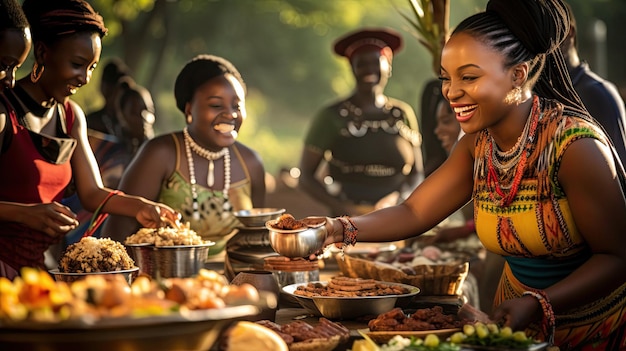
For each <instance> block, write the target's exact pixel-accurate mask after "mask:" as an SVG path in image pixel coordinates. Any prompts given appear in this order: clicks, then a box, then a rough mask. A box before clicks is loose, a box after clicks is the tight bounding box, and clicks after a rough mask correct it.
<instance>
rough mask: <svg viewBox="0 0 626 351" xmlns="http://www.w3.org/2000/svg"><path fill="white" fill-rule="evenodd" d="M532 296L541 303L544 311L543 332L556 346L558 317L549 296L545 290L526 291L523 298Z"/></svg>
mask: <svg viewBox="0 0 626 351" xmlns="http://www.w3.org/2000/svg"><path fill="white" fill-rule="evenodd" d="M526 295H530V296H533V297H534V298H536V299H537V301H539V304H540V305H541V309H542V311H543V332H544V333H545V335H546V337H547V339H548V342H549V343H550V345H553V344H554V333H555V332H556V316H555V315H554V311H553V310H552V304H551V303H550V299H549V298H548V295H547V294H546V292H545V291H543V290H532V291H524V292H523V293H522V296H526Z"/></svg>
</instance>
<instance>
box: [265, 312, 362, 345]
mask: <svg viewBox="0 0 626 351" xmlns="http://www.w3.org/2000/svg"><path fill="white" fill-rule="evenodd" d="M256 323H258V324H260V325H262V326H264V327H266V328H269V329H271V330H273V331H274V332H276V333H277V334H278V335H279V336H280V337H281V338H282V339H283V340H284V341H285V343H286V344H287V346H288V347H289V351H331V350H334V349H335V348H337V346H338V345H340V344H343V343H346V342H347V341H348V340H349V338H350V330H348V328H346V327H345V326H343V325H342V324H341V323H339V322H333V321H331V320H328V319H326V318H324V317H321V318H320V319H319V322H318V323H317V325H315V326H313V325H311V324H309V323H307V322H305V321H293V322H290V323H287V324H283V325H280V324H277V323H274V322H272V321H269V320H260V321H257V322H256Z"/></svg>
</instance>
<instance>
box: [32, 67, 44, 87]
mask: <svg viewBox="0 0 626 351" xmlns="http://www.w3.org/2000/svg"><path fill="white" fill-rule="evenodd" d="M40 68H41V70H39V69H40ZM43 71H44V66H43V65H41V66H39V64H38V63H37V62H35V63H34V64H33V70H32V72H30V81H31V82H33V83H37V81H38V80H39V78H41V76H42V75H43Z"/></svg>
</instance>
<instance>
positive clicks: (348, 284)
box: [283, 277, 420, 319]
mask: <svg viewBox="0 0 626 351" xmlns="http://www.w3.org/2000/svg"><path fill="white" fill-rule="evenodd" d="M283 291H284V292H285V293H286V294H288V295H290V296H292V297H293V298H294V299H295V300H296V301H298V303H299V304H300V305H301V306H302V307H303V308H305V309H307V310H308V311H309V312H310V313H312V314H314V315H316V316H323V317H325V318H329V319H353V318H357V317H362V316H376V315H379V314H381V313H384V312H388V311H390V310H391V309H393V308H394V307H396V305H403V304H408V303H410V302H411V300H412V298H413V297H414V296H415V295H417V294H418V293H419V291H420V290H419V289H418V288H416V287H414V286H411V285H406V284H400V283H389V282H381V281H375V280H371V279H355V278H347V277H335V278H332V279H331V280H330V281H326V282H322V281H317V282H309V283H301V284H291V285H287V286H285V287H284V288H283Z"/></svg>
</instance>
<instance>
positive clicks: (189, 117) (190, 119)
mask: <svg viewBox="0 0 626 351" xmlns="http://www.w3.org/2000/svg"><path fill="white" fill-rule="evenodd" d="M191 121H193V117H192V116H191V114H188V115H187V124H191Z"/></svg>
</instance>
